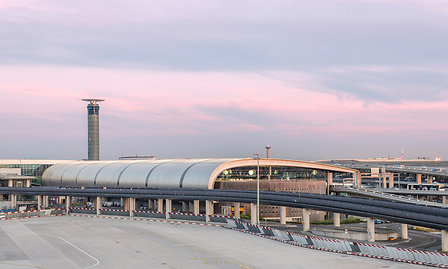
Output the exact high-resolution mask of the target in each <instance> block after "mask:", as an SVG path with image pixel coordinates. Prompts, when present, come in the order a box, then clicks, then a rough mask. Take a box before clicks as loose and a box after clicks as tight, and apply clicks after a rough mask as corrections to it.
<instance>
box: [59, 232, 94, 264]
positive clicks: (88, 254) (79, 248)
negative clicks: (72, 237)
mask: <svg viewBox="0 0 448 269" xmlns="http://www.w3.org/2000/svg"><path fill="white" fill-rule="evenodd" d="M57 238H59V239H61V240H62V241H64V242H66V243H67V244H69V245H70V246H72V247H74V248H76V249H77V250H79V251H81V252H82V253H84V254H86V255H87V256H89V257H90V258H92V259H93V260H95V264H93V265H90V266H88V267H86V268H85V269H90V268H93V267H95V266H97V265H98V264H100V261H99V260H98V259H97V258H95V257H93V256H92V255H90V254H89V253H87V252H85V251H84V250H82V249H80V248H79V247H77V246H75V245H73V244H72V243H70V242H69V241H67V240H65V239H64V238H62V237H60V236H57Z"/></svg>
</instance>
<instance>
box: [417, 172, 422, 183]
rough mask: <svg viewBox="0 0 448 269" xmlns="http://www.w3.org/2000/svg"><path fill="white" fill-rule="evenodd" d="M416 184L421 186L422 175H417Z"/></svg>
mask: <svg viewBox="0 0 448 269" xmlns="http://www.w3.org/2000/svg"><path fill="white" fill-rule="evenodd" d="M417 184H422V174H417Z"/></svg>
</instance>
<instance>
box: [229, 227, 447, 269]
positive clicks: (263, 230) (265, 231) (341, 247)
mask: <svg viewBox="0 0 448 269" xmlns="http://www.w3.org/2000/svg"><path fill="white" fill-rule="evenodd" d="M227 223H228V224H227V225H226V227H227V228H230V229H233V230H237V231H242V232H244V233H249V234H253V235H257V236H261V237H264V238H269V239H272V240H276V241H280V242H284V243H288V244H292V245H295V246H300V247H305V248H311V249H317V250H322V251H328V252H337V253H342V254H349V255H356V256H362V257H370V258H376V259H382V260H391V261H398V262H405V263H411V264H420V265H426V266H432V267H438V268H448V254H444V253H438V252H431V251H421V250H414V249H405V248H395V247H386V246H380V245H375V244H366V243H359V242H350V241H347V240H339V239H329V238H321V237H315V236H307V235H301V234H296V233H290V232H285V231H280V230H277V229H271V228H269V227H262V226H255V225H250V224H246V223H243V222H240V221H237V220H235V219H229V220H227Z"/></svg>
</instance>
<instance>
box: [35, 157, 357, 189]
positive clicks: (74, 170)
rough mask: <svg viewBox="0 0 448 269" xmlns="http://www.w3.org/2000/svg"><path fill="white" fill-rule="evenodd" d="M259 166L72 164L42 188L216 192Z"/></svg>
mask: <svg viewBox="0 0 448 269" xmlns="http://www.w3.org/2000/svg"><path fill="white" fill-rule="evenodd" d="M256 165H257V160H254V159H169V160H132V161H131V160H119V161H71V162H66V163H60V164H55V165H53V166H51V167H49V168H48V169H47V170H46V171H45V172H44V174H43V176H42V184H43V185H50V186H65V187H115V188H186V189H213V186H214V183H215V180H216V178H217V177H218V176H219V175H220V174H221V173H222V172H223V171H225V170H227V169H233V168H237V167H247V166H256ZM260 166H272V167H299V168H310V169H316V170H324V171H329V172H340V173H351V174H353V175H354V177H358V176H359V172H358V170H354V169H349V168H345V167H339V166H332V165H327V164H321V163H313V162H303V161H293V160H281V159H260Z"/></svg>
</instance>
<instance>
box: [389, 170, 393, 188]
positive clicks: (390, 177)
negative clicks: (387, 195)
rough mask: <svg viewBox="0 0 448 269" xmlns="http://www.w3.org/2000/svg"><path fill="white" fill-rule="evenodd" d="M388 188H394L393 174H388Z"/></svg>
mask: <svg viewBox="0 0 448 269" xmlns="http://www.w3.org/2000/svg"><path fill="white" fill-rule="evenodd" d="M389 188H394V173H390V174H389Z"/></svg>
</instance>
